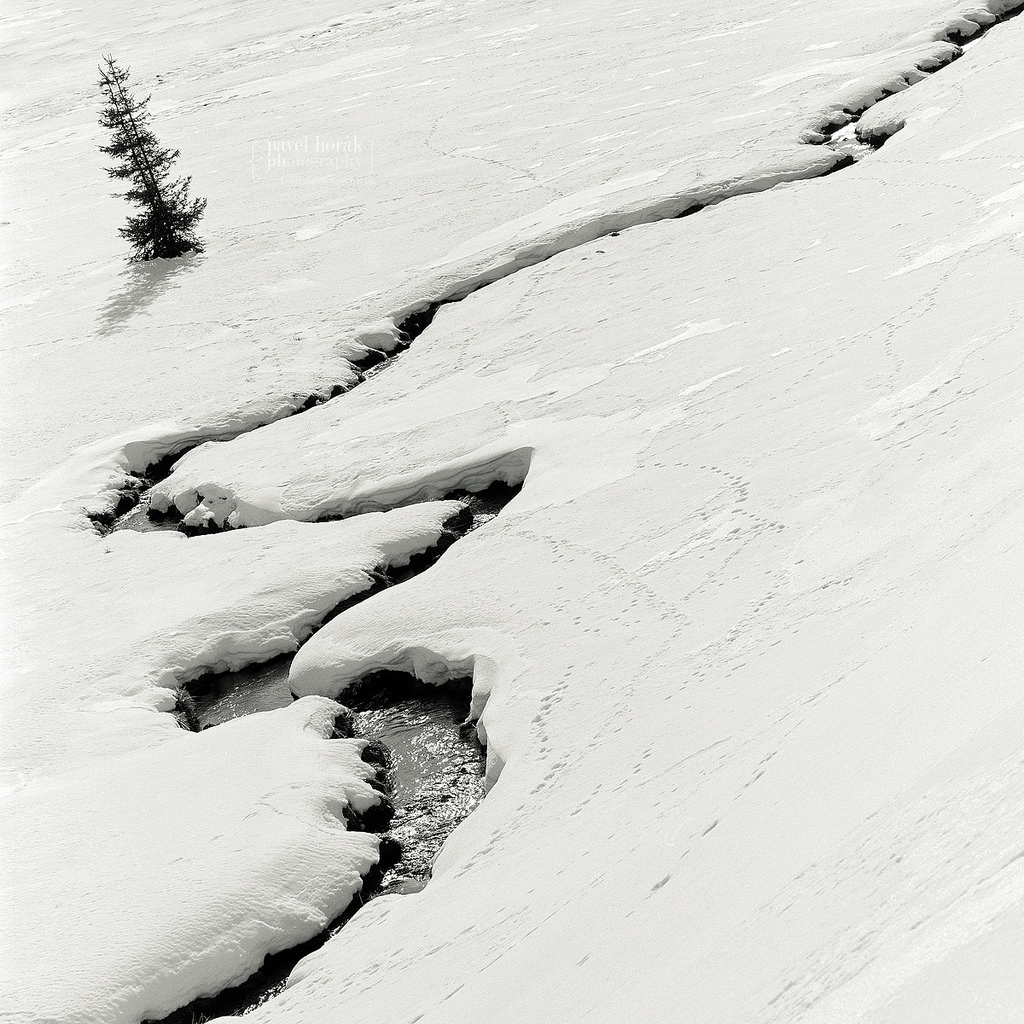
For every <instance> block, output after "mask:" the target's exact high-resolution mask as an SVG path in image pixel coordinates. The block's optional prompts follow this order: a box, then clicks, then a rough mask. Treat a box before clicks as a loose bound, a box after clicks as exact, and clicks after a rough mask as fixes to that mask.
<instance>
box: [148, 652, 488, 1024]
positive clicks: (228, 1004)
mask: <svg viewBox="0 0 1024 1024" xmlns="http://www.w3.org/2000/svg"><path fill="white" fill-rule="evenodd" d="M292 657H293V656H292V655H290V654H289V655H285V656H283V657H280V658H275V659H274V660H273V661H268V662H264V663H263V664H262V665H254V666H251V667H250V668H247V669H243V670H242V671H240V672H224V673H220V674H217V675H209V676H205V677H203V678H201V679H198V680H196V681H195V682H193V683H190V684H189V686H188V690H189V692H190V694H191V695H192V698H193V701H194V705H195V712H196V716H197V718H198V725H199V727H200V728H212V727H214V726H217V725H220V724H221V723H223V722H227V721H230V720H231V719H233V718H238V717H239V716H241V715H248V714H253V713H255V712H261V711H271V710H273V709H274V708H279V707H285V706H286V705H288V704H290V703H291V702H292V700H293V699H294V698H293V697H292V694H291V691H290V689H289V688H288V670H289V668H290V666H291V662H292ZM471 688H472V682H471V680H469V679H459V680H453V681H451V682H449V683H446V684H444V685H443V686H427V685H426V684H423V683H420V682H418V681H417V680H416V679H414V678H413V677H412V676H408V675H405V674H402V673H397V672H375V673H372V674H370V675H368V676H367V677H365V678H364V679H363V680H361V681H360V682H359V683H358V684H356V686H355V687H354V688H353V689H352V690H351V691H349V692H347V693H345V694H343V695H342V697H341V698H340V700H341V703H342V704H344V706H345V707H347V708H348V709H349V710H350V711H351V712H352V727H353V730H354V732H355V734H356V735H357V736H360V737H364V738H366V739H368V740H371V741H375V743H374V747H375V749H376V750H377V751H379V752H380V754H381V756H382V757H383V758H384V759H385V761H386V764H385V765H384V767H383V770H382V772H381V775H380V776H379V778H380V780H381V781H382V782H383V783H384V788H385V789H386V791H387V794H388V796H389V797H390V799H391V801H392V802H393V804H394V808H395V812H394V817H393V818H392V819H391V822H390V824H389V826H388V830H387V832H386V833H384V836H383V840H382V841H383V843H384V846H382V853H383V849H384V848H385V847H386V848H387V850H388V852H389V856H388V857H387V860H386V861H385V864H384V867H385V870H383V871H382V872H379V873H378V874H377V876H376V877H373V878H368V879H367V880H366V883H365V884H364V890H363V892H362V893H361V894H359V895H358V896H357V897H356V898H355V899H354V900H353V902H352V904H351V905H350V907H349V908H348V910H346V912H345V913H344V914H343V915H342V916H341V917H340V918H339V919H338V920H337V921H335V922H334V923H332V924H331V925H330V927H328V929H327V930H326V931H325V932H323V933H321V934H320V935H319V936H317V937H316V938H314V939H311V940H310V941H309V942H305V943H303V944H302V945H300V946H296V947H294V948H292V949H288V950H284V951H282V952H281V953H277V954H275V955H273V956H270V957H267V958H266V960H265V961H264V964H263V966H262V967H261V968H260V970H259V971H258V972H257V973H256V974H254V975H253V976H252V977H250V978H249V979H248V980H247V981H245V982H243V983H242V984H241V985H239V986H237V987H236V988H232V989H228V990H226V991H224V992H221V993H219V994H218V995H216V996H212V997H209V998H205V999H198V1000H196V1001H195V1002H193V1003H190V1004H189V1005H188V1006H185V1007H182V1008H181V1009H179V1010H176V1011H175V1012H174V1013H172V1014H171V1015H170V1016H168V1017H165V1018H164V1024H192V1022H193V1021H200V1020H207V1019H210V1018H212V1017H217V1016H228V1015H238V1014H242V1013H244V1012H245V1011H246V1010H249V1009H251V1008H253V1007H255V1006H258V1005H260V1004H261V1003H263V1002H266V1000H267V999H269V998H270V997H271V996H273V995H275V994H276V993H277V992H279V991H280V990H281V989H282V988H283V987H284V984H285V981H286V980H287V977H288V975H289V974H290V973H291V970H292V968H293V967H294V966H295V964H296V963H298V961H299V960H300V959H302V957H304V956H307V955H308V954H309V953H311V952H313V951H314V950H315V949H317V948H319V947H320V946H321V945H323V943H324V942H326V941H327V939H328V938H330V936H331V935H333V934H334V933H335V932H337V931H338V930H340V929H341V928H342V927H344V925H345V923H346V922H347V921H348V920H349V919H350V918H351V917H352V915H353V914H354V913H356V912H357V911H358V910H359V908H360V907H362V906H363V905H364V904H365V903H366V902H367V900H369V899H372V898H373V897H374V896H377V895H380V894H382V893H411V892H417V891H418V890H420V889H422V888H423V887H424V886H425V885H426V884H427V880H428V879H429V877H430V869H431V866H432V864H433V861H434V858H435V857H436V856H437V853H438V851H439V850H440V848H441V845H442V844H443V843H444V841H445V839H447V838H448V836H449V835H450V834H451V832H452V830H453V829H454V828H455V826H456V825H458V824H459V822H461V821H462V820H463V819H464V818H465V817H466V816H467V815H468V814H469V813H470V811H472V810H473V808H474V807H475V806H476V805H477V804H478V803H479V802H480V800H481V799H482V798H483V795H484V786H483V773H484V764H485V752H484V750H483V748H482V747H481V746H480V744H479V742H478V741H477V739H476V730H475V729H474V728H471V727H470V728H464V727H463V722H464V721H465V719H466V716H467V714H468V711H469V698H470V691H471ZM340 710H341V709H340V707H339V711H340ZM377 744H383V745H384V747H385V748H387V749H386V752H385V751H382V750H381V748H380V747H379V746H377ZM399 849H400V856H399V857H398V859H397V860H395V859H394V856H395V853H396V852H397V851H398V850H399Z"/></svg>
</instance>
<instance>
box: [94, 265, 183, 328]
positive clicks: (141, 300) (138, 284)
mask: <svg viewBox="0 0 1024 1024" xmlns="http://www.w3.org/2000/svg"><path fill="white" fill-rule="evenodd" d="M201 259H202V257H197V256H195V255H192V256H183V257H181V258H179V259H174V260H149V261H148V262H146V263H133V264H131V266H129V267H128V269H127V270H124V271H122V273H121V275H120V279H121V281H122V282H123V283H122V285H121V290H120V291H119V292H117V293H116V294H114V295H112V296H111V297H110V298H109V299H108V300H107V301H106V302H105V303H104V305H103V308H102V309H101V310H100V315H99V333H100V334H101V335H106V334H116V333H117V332H118V331H121V330H123V329H124V328H125V327H126V326H127V324H128V321H129V320H131V318H132V317H133V316H135V315H136V314H137V313H141V312H142V311H143V310H145V309H146V307H147V306H149V305H150V304H151V303H153V302H154V301H156V299H158V298H159V297H160V296H161V295H163V294H164V293H166V292H167V291H169V290H170V289H171V288H173V287H175V285H176V283H180V278H181V277H182V275H183V274H184V273H185V271H186V270H188V269H189V268H191V267H195V266H196V265H197V263H199V262H200V261H201Z"/></svg>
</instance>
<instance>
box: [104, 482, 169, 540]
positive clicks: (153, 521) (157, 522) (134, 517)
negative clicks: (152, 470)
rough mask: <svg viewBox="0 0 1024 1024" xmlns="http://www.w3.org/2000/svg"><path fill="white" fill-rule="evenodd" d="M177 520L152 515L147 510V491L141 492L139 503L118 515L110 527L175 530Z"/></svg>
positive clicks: (139, 529) (118, 528)
mask: <svg viewBox="0 0 1024 1024" xmlns="http://www.w3.org/2000/svg"><path fill="white" fill-rule="evenodd" d="M177 529H178V521H177V519H175V518H174V517H173V516H158V515H153V514H151V513H150V511H149V492H148V491H147V492H145V493H143V495H142V497H141V498H139V503H138V504H137V505H136V506H135V507H134V508H133V509H130V510H129V511H127V512H125V513H124V515H121V516H118V517H117V519H115V520H114V525H113V526H112V527H111V531H112V532H116V531H117V530H134V531H135V532H136V533H155V532H156V531H158V530H177Z"/></svg>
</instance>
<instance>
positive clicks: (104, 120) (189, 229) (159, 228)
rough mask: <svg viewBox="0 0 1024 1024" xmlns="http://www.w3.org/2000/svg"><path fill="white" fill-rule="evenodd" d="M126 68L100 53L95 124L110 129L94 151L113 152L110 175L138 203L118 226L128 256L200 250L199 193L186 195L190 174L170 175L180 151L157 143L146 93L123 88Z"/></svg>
mask: <svg viewBox="0 0 1024 1024" xmlns="http://www.w3.org/2000/svg"><path fill="white" fill-rule="evenodd" d="M130 70H131V69H130V68H122V67H120V66H119V65H118V64H117V62H116V61H115V60H114V58H113V57H111V56H107V57H104V58H103V64H102V65H101V66H100V68H99V72H100V81H99V86H100V91H101V92H102V94H103V100H104V107H103V110H102V111H101V113H100V124H101V125H102V126H103V127H104V128H109V129H110V131H111V133H112V135H111V139H110V145H109V146H100V152H101V153H106V154H107V156H110V157H113V160H114V164H113V166H112V167H108V168H107V169H106V170H107V174H108V175H110V177H111V178H117V179H119V180H123V181H128V182H130V185H129V188H128V190H127V191H126V192H125V193H124V197H125V199H127V200H128V201H129V202H130V203H134V204H136V205H137V206H140V207H141V208H142V212H141V213H137V214H134V215H132V216H130V217H129V218H128V222H127V224H125V226H124V227H122V228H119V229H118V230H119V232H120V234H121V236H122V237H124V238H126V239H127V240H128V241H129V242H131V244H132V249H133V253H132V255H131V257H130V260H131V262H133V263H135V262H139V261H142V260H153V259H174V258H175V257H177V256H183V255H184V254H185V253H187V252H202V251H203V243H202V242H201V241H200V239H199V238H198V237H197V236H196V234H195V225H196V223H197V222H198V221H199V218H200V217H202V215H203V211H204V210H205V209H206V200H205V199H192V198H191V197H190V196H189V186H190V184H191V182H192V179H191V177H188V178H177V179H175V180H171V167H172V166H173V164H174V161H175V160H177V159H178V156H179V155H180V153H179V151H178V150H177V149H174V150H171V149H167V148H166V147H164V146H161V145H160V143H159V142H158V141H157V138H156V136H155V135H154V134H153V131H152V129H151V128H150V126H149V120H150V115H149V111H148V110H147V107H148V106H149V100H150V97H149V96H147V97H146V98H145V99H144V100H138V99H136V98H135V97H134V96H133V95H132V92H131V90H130V89H129V88H128V75H129V73H130Z"/></svg>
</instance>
